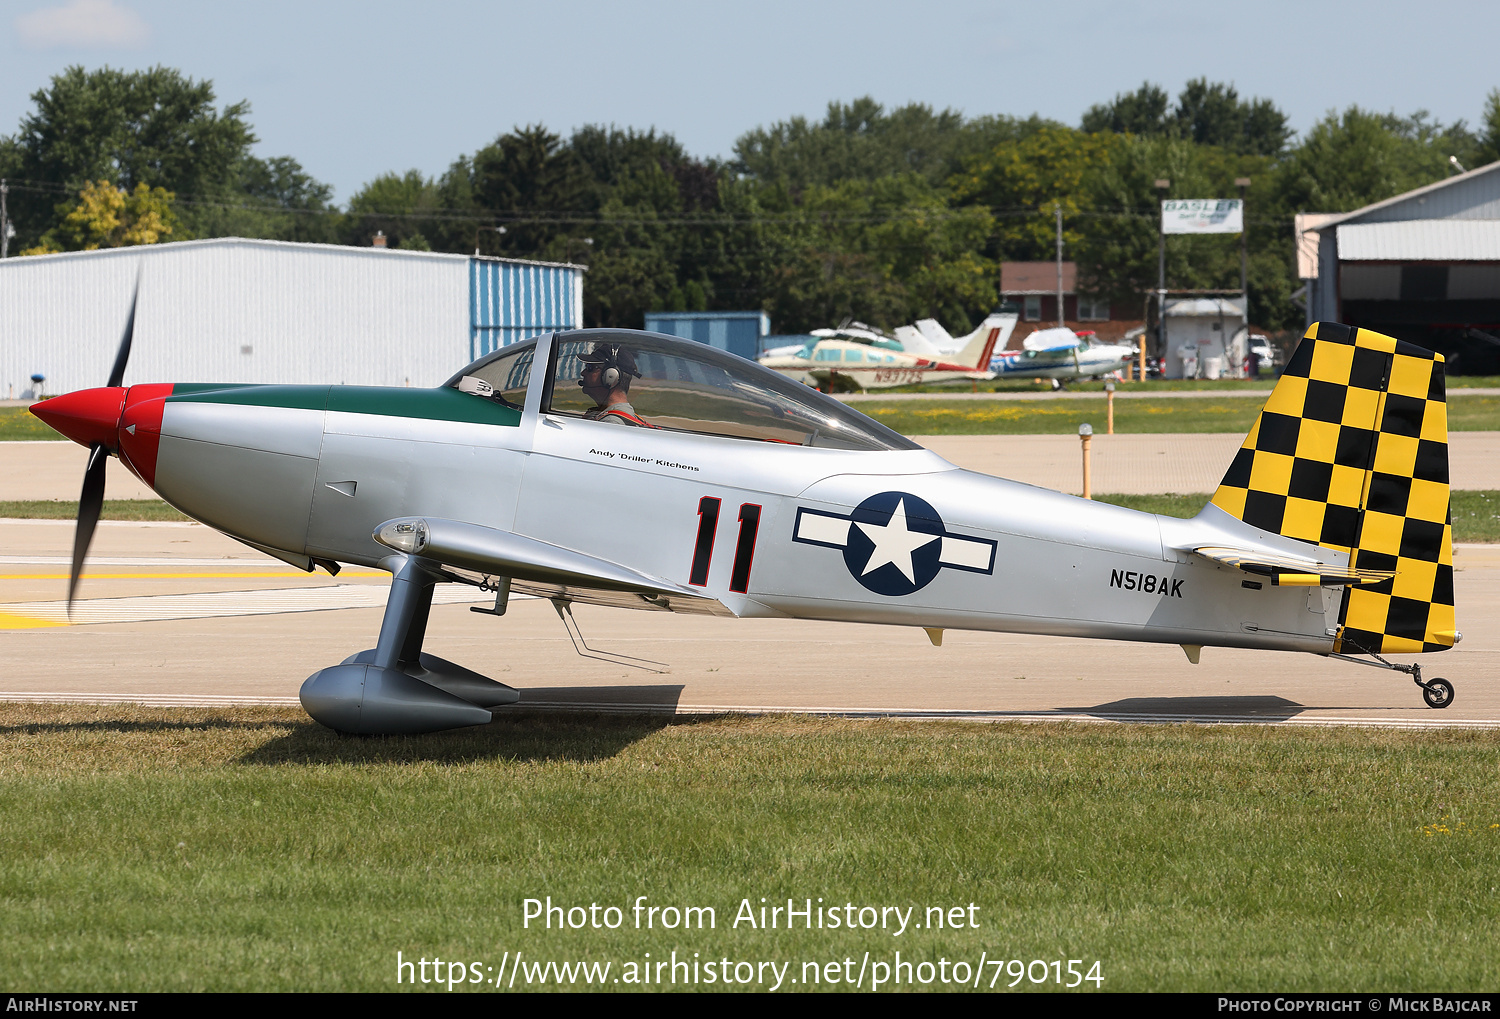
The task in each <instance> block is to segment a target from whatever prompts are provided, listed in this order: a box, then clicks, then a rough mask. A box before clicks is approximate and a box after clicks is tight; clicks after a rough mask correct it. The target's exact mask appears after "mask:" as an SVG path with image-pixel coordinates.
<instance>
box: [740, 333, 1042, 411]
mask: <svg viewBox="0 0 1500 1019" xmlns="http://www.w3.org/2000/svg"><path fill="white" fill-rule="evenodd" d="M1014 323H1015V316H1014V315H1002V314H998V313H997V314H994V315H991V316H990V317H988V318H986V319H985V320H984V321H983V322H981V323H980V324H979V328H978V329H975V330H974V331H973V332H972V333H970V334H969V335H968V336H965V337H962V338H961V340H960V343H961V346H960V348H959V350H958V352H957V353H955V354H952V355H951V356H947V357H944V356H942V355H939V354H936V353H924V354H913V353H911V352H909V351H907V350H904V349H893V348H895V347H896V344H895V343H894V341H892V340H890V339H889V338H888V337H885V336H883V335H881V334H879V333H876V332H874V331H873V330H870V329H868V328H867V327H865V328H859V329H858V331H857V332H855V331H851V329H852V327H848V326H846V327H842V328H841V329H839V330H829V331H828V332H830V333H831V334H832V335H828V336H820V335H819V333H818V332H815V333H814V334H813V335H814V336H816V337H817V339H815V340H812V341H810V342H808V343H806V344H804V345H803V346H802V348H801V349H800V350H797V351H795V352H788V351H785V350H776V351H772V352H770V353H768V354H766V355H765V356H764V357H762V358H761V359H760V363H761V364H762V365H764V366H765V367H767V368H770V369H771V370H773V371H777V372H780V373H781V374H783V375H786V376H789V377H791V378H793V379H795V380H796V381H799V382H806V381H811V383H812V384H813V385H814V386H816V387H817V388H819V389H822V390H825V391H833V392H840V391H848V390H857V389H890V388H893V387H895V386H907V385H914V384H918V383H923V382H926V383H933V382H954V381H957V382H962V381H967V380H974V381H979V382H984V381H988V380H990V379H993V378H994V377H995V375H994V373H993V372H992V371H991V370H990V368H989V365H990V362H991V355H992V354H993V353H994V351H995V348H996V346H997V345H999V346H1003V344H1004V342H1005V340H1004V339H1002V334H1003V335H1004V336H1005V337H1008V336H1009V335H1010V333H1009V328H1007V327H1008V326H1013V325H1014ZM819 332H822V330H820V331H819Z"/></svg>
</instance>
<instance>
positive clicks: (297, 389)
mask: <svg viewBox="0 0 1500 1019" xmlns="http://www.w3.org/2000/svg"><path fill="white" fill-rule="evenodd" d="M167 402H168V403H232V404H239V405H241V406H248V407H290V408H296V409H300V410H330V411H339V412H342V413H345V414H376V415H386V416H389V417H402V418H424V419H427V420H431V421H462V422H465V423H469V424H477V425H500V426H502V427H508V428H514V427H516V426H517V425H519V424H520V423H521V412H520V411H518V410H515V409H514V408H511V407H506V406H504V405H502V404H498V403H495V402H493V401H491V400H486V399H484V398H483V397H479V396H472V395H470V394H468V393H460V392H459V391H458V390H456V389H447V388H443V389H404V388H401V389H398V388H387V387H378V386H250V385H209V384H202V383H198V384H188V385H182V384H179V385H176V386H173V387H172V395H171V396H169V397H167Z"/></svg>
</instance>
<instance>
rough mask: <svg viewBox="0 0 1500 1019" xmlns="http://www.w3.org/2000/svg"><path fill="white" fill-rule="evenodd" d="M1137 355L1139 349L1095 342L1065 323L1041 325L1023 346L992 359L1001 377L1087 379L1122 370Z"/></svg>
mask: <svg viewBox="0 0 1500 1019" xmlns="http://www.w3.org/2000/svg"><path fill="white" fill-rule="evenodd" d="M1135 356H1136V349H1135V348H1134V347H1129V346H1121V345H1116V344H1111V343H1094V342H1092V341H1091V340H1090V339H1089V337H1087V336H1080V335H1079V334H1077V333H1075V332H1074V331H1073V330H1071V329H1069V328H1067V327H1066V326H1058V327H1056V328H1054V329H1038V330H1037V331H1036V332H1034V333H1032V334H1031V335H1030V336H1027V337H1026V338H1025V339H1024V340H1022V341H1021V349H1020V350H1007V351H1005V352H1003V353H1002V354H1000V355H998V356H996V357H994V358H992V359H991V361H990V370H991V371H992V372H994V373H995V375H996V376H997V377H999V378H1017V379H1086V378H1092V377H1094V376H1098V375H1109V374H1112V373H1113V372H1117V371H1119V370H1120V369H1121V368H1123V367H1125V365H1126V364H1127V363H1128V362H1129V361H1130V359H1131V358H1133V357H1135Z"/></svg>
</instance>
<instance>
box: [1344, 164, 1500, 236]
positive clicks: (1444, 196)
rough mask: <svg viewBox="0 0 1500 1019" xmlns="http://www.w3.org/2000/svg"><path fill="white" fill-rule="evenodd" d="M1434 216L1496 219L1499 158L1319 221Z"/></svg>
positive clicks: (1499, 215)
mask: <svg viewBox="0 0 1500 1019" xmlns="http://www.w3.org/2000/svg"><path fill="white" fill-rule="evenodd" d="M1434 219H1470V220H1474V219H1480V220H1483V219H1500V162H1495V163H1491V164H1489V165H1488V166H1481V167H1479V168H1478V169H1477V170H1470V171H1468V172H1467V173H1460V174H1458V175H1457V176H1454V177H1449V178H1448V179H1447V180H1440V181H1438V182H1436V183H1434V184H1428V185H1426V186H1425V187H1420V188H1416V189H1415V190H1412V191H1407V192H1406V193H1404V194H1399V195H1396V196H1395V197H1394V198H1387V199H1385V201H1382V202H1375V203H1374V204H1373V205H1366V206H1365V207H1364V208H1362V209H1355V210H1354V211H1353V212H1341V213H1337V214H1335V215H1333V216H1332V217H1331V218H1329V219H1328V220H1326V221H1324V222H1323V223H1321V224H1320V228H1322V229H1327V228H1328V227H1331V226H1337V225H1340V224H1343V223H1355V222H1359V223H1390V222H1405V221H1411V220H1434Z"/></svg>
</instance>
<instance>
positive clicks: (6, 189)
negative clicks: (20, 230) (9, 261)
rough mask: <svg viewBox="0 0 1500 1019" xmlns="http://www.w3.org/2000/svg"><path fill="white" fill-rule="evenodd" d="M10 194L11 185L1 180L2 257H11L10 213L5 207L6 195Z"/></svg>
mask: <svg viewBox="0 0 1500 1019" xmlns="http://www.w3.org/2000/svg"><path fill="white" fill-rule="evenodd" d="M8 194H10V185H9V184H7V183H6V182H5V181H4V180H0V258H8V257H10V234H11V229H10V213H9V212H7V211H6V208H5V196H6V195H8Z"/></svg>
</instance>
